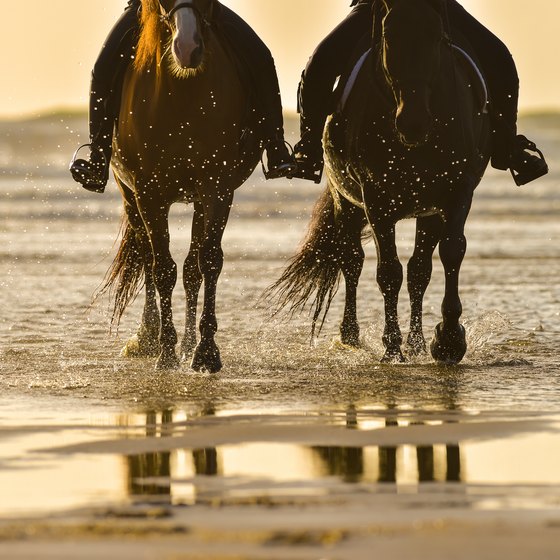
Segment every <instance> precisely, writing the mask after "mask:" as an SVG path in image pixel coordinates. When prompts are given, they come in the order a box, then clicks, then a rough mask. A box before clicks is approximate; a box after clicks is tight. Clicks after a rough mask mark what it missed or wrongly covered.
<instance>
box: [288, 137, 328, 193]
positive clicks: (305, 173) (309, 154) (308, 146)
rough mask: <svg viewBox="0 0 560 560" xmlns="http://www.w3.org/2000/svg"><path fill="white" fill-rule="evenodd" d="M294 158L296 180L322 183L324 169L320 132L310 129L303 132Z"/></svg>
mask: <svg viewBox="0 0 560 560" xmlns="http://www.w3.org/2000/svg"><path fill="white" fill-rule="evenodd" d="M302 128H303V127H302ZM294 158H295V160H296V165H297V169H296V172H295V173H294V177H295V178H297V179H306V180H308V181H313V182H314V183H320V182H321V178H322V177H323V167H324V160H323V144H322V141H321V136H320V132H319V133H317V131H315V130H309V129H307V130H305V131H304V132H302V134H301V139H300V141H299V142H298V143H297V144H296V145H295V146H294Z"/></svg>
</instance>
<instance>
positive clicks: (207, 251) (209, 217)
mask: <svg viewBox="0 0 560 560" xmlns="http://www.w3.org/2000/svg"><path fill="white" fill-rule="evenodd" d="M220 194H221V193H220ZM232 201H233V192H232V193H225V194H221V196H216V197H213V198H210V197H208V195H207V196H206V198H205V199H203V204H204V234H205V235H204V241H203V242H202V245H201V247H200V250H199V252H198V255H199V257H198V266H199V268H200V272H201V273H202V276H203V278H204V305H203V308H202V314H201V316H200V325H199V329H200V342H199V343H198V345H197V347H196V349H195V351H194V355H193V359H192V363H191V367H192V368H193V369H194V370H195V371H207V372H209V373H216V372H218V371H220V370H221V369H222V360H221V358H220V351H219V349H218V346H217V345H216V342H215V341H214V336H215V334H216V332H217V330H218V320H217V318H216V288H217V285H218V278H219V276H220V273H221V271H222V267H223V264H224V253H223V251H222V237H223V235H224V229H225V227H226V223H227V220H228V217H229V211H230V209H231V204H232Z"/></svg>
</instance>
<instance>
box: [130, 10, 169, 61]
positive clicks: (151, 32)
mask: <svg viewBox="0 0 560 560" xmlns="http://www.w3.org/2000/svg"><path fill="white" fill-rule="evenodd" d="M141 14H142V19H141V21H140V36H139V38H138V46H137V48H136V57H135V60H134V66H135V68H136V69H137V70H145V69H147V68H149V67H150V66H151V65H152V64H153V63H154V62H158V61H159V60H161V57H162V47H161V32H162V25H163V24H162V22H161V18H160V10H159V0H142V11H141ZM157 66H158V67H159V65H157Z"/></svg>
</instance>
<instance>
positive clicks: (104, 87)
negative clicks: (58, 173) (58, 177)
mask: <svg viewBox="0 0 560 560" xmlns="http://www.w3.org/2000/svg"><path fill="white" fill-rule="evenodd" d="M125 70H126V68H125V67H124V68H119V69H118V71H117V72H116V73H115V76H113V77H112V80H113V82H112V84H113V85H111V81H107V80H101V79H99V78H98V77H97V76H96V74H95V73H92V78H91V90H90V97H89V137H90V144H85V145H84V146H81V147H80V148H78V149H77V150H76V153H75V154H74V157H73V158H72V161H71V162H70V167H69V169H70V173H71V174H72V177H73V179H74V181H76V182H77V183H80V184H81V185H82V187H84V189H86V190H88V191H91V192H96V193H102V192H104V190H105V186H106V185H107V181H108V180H109V167H110V165H111V155H112V152H113V130H114V128H115V122H116V120H117V115H118V113H119V100H120V94H121V91H122V82H123V80H124V71H125ZM86 147H87V148H89V155H88V157H87V158H85V159H84V158H80V159H77V157H78V153H79V151H80V150H81V149H82V148H86Z"/></svg>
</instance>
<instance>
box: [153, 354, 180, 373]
mask: <svg viewBox="0 0 560 560" xmlns="http://www.w3.org/2000/svg"><path fill="white" fill-rule="evenodd" d="M180 365H181V364H180V362H179V359H178V358H177V355H176V354H175V350H172V351H171V352H162V353H161V354H160V356H159V358H158V359H157V361H156V370H158V371H161V370H169V369H178V368H179V366H180Z"/></svg>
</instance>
